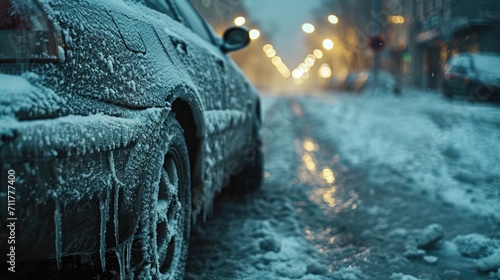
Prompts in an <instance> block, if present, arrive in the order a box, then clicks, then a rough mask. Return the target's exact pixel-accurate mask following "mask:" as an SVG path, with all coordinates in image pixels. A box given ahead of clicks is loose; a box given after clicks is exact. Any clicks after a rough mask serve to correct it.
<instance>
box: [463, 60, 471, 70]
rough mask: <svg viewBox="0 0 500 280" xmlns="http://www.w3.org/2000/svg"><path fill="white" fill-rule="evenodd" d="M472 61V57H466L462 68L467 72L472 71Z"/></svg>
mask: <svg viewBox="0 0 500 280" xmlns="http://www.w3.org/2000/svg"><path fill="white" fill-rule="evenodd" d="M470 59H471V58H470V57H465V58H464V61H463V63H462V67H463V69H464V71H465V72H467V71H470V69H471V61H470Z"/></svg>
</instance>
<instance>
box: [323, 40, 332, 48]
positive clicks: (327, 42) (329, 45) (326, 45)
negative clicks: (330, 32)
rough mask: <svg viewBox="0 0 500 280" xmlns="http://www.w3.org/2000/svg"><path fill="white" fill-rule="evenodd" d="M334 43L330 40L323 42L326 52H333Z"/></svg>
mask: <svg viewBox="0 0 500 280" xmlns="http://www.w3.org/2000/svg"><path fill="white" fill-rule="evenodd" d="M333 46H334V44H333V41H332V40H330V39H325V40H323V48H325V50H331V49H333Z"/></svg>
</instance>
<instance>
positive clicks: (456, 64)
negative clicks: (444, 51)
mask: <svg viewBox="0 0 500 280" xmlns="http://www.w3.org/2000/svg"><path fill="white" fill-rule="evenodd" d="M451 72H455V73H460V74H463V72H464V67H463V58H462V57H457V58H455V59H454V60H453V61H452V63H451Z"/></svg>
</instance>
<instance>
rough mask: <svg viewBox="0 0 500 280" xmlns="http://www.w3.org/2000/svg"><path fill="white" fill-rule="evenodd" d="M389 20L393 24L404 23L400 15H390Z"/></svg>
mask: <svg viewBox="0 0 500 280" xmlns="http://www.w3.org/2000/svg"><path fill="white" fill-rule="evenodd" d="M391 21H392V23H394V24H403V23H405V18H404V17H402V16H392V17H391Z"/></svg>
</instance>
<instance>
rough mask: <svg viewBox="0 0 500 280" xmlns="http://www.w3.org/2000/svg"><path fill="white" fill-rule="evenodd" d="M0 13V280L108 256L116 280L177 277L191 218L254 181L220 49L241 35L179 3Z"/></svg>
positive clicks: (93, 4)
mask: <svg viewBox="0 0 500 280" xmlns="http://www.w3.org/2000/svg"><path fill="white" fill-rule="evenodd" d="M0 15H1V17H0V39H1V40H0V169H1V170H0V171H1V174H0V178H1V181H2V184H1V189H0V206H1V207H0V209H2V210H1V211H0V228H1V230H0V243H1V252H2V254H1V257H0V259H1V261H2V264H3V265H5V266H6V267H2V272H1V273H0V276H1V277H0V278H2V279H4V277H3V276H2V275H1V274H6V275H7V276H8V275H10V274H9V273H10V272H9V270H10V269H12V270H16V271H25V270H27V269H28V266H25V267H24V266H23V263H25V262H27V261H32V260H43V259H55V260H56V262H57V264H58V266H60V263H61V258H62V257H65V256H75V255H76V256H88V255H92V256H96V257H97V259H99V258H100V262H99V263H100V265H99V267H101V266H102V267H101V268H100V269H102V270H106V261H107V260H108V267H109V263H110V262H109V258H108V256H107V255H109V254H110V252H111V253H113V252H114V253H115V255H116V257H115V258H112V259H117V260H118V261H116V262H115V263H117V264H119V267H120V272H121V277H124V278H138V279H147V278H149V279H150V278H153V279H158V278H160V279H182V277H183V273H184V267H185V261H186V256H187V246H188V240H189V233H190V226H191V224H192V223H193V222H194V221H195V218H196V217H197V216H199V214H200V213H201V214H200V215H208V214H209V213H210V211H211V205H212V200H213V198H214V196H215V194H216V193H217V192H219V191H220V190H221V189H222V188H223V187H225V186H227V185H232V186H233V187H240V188H255V187H257V186H258V185H259V184H260V183H261V181H262V165H263V158H262V152H261V140H260V138H259V129H260V127H261V119H260V100H259V97H258V95H257V91H256V90H255V88H254V87H253V86H252V85H251V84H250V82H249V81H248V80H247V78H246V77H245V76H244V74H243V73H242V72H241V71H240V69H239V68H238V67H237V66H236V65H235V64H234V62H233V61H232V60H231V59H230V57H229V56H228V54H227V53H228V52H231V51H235V50H238V49H241V48H244V47H245V46H246V45H247V44H248V43H249V41H250V39H249V35H248V30H247V29H246V28H244V27H232V28H229V29H228V30H227V31H226V32H225V33H224V35H223V38H219V37H217V36H216V35H215V34H214V32H213V31H212V29H211V28H210V27H209V26H208V25H207V23H206V22H205V21H204V20H203V19H202V18H201V17H200V15H199V14H198V13H197V11H196V10H195V9H194V8H193V6H192V5H191V4H190V3H189V2H188V1H185V0H143V1H136V0H115V1H97V0H85V1H34V0H30V1H28V0H3V1H1V2H0ZM7 237H9V238H8V239H7ZM106 253H108V254H106Z"/></svg>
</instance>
